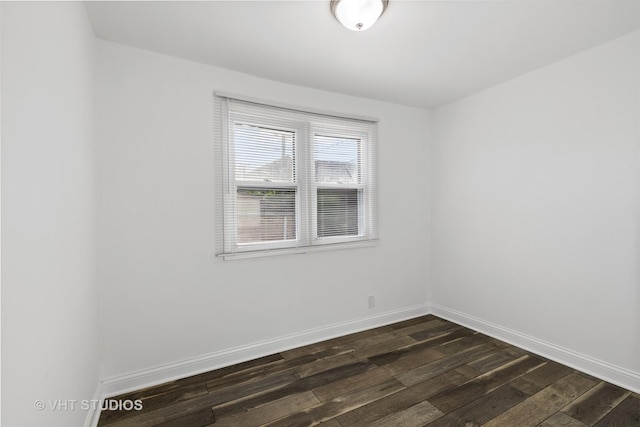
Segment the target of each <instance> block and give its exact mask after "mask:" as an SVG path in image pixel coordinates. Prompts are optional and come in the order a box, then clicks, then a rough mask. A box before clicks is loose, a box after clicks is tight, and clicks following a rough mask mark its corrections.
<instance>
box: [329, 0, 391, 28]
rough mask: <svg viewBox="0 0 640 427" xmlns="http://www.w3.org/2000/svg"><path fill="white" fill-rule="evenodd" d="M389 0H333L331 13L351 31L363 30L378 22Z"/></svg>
mask: <svg viewBox="0 0 640 427" xmlns="http://www.w3.org/2000/svg"><path fill="white" fill-rule="evenodd" d="M388 4H389V0H331V13H333V16H335V17H336V19H337V20H338V22H340V23H341V24H342V25H344V26H345V27H346V28H348V29H349V30H351V31H363V30H366V29H367V28H369V27H371V26H372V25H373V24H375V23H376V21H377V20H378V18H380V16H382V14H383V13H384V11H385V10H386V9H387V5H388Z"/></svg>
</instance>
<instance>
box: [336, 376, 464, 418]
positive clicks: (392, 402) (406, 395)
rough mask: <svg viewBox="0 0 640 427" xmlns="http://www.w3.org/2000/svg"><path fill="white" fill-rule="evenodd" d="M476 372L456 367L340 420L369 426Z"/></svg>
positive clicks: (461, 381)
mask: <svg viewBox="0 0 640 427" xmlns="http://www.w3.org/2000/svg"><path fill="white" fill-rule="evenodd" d="M474 375H475V373H473V372H469V370H467V369H464V368H455V369H452V370H450V371H448V372H445V373H443V374H441V375H438V376H436V377H434V378H431V379H429V380H427V381H424V382H421V383H418V384H416V385H413V386H411V387H408V388H406V389H404V390H401V391H399V392H397V393H394V394H391V395H389V396H387V397H383V398H382V399H378V400H376V401H375V402H372V403H370V404H368V405H365V406H362V407H360V408H358V409H355V410H352V411H351V412H348V413H346V414H344V415H342V416H340V417H338V420H339V421H340V423H341V424H342V425H345V426H349V427H367V426H368V425H370V424H371V423H373V422H376V421H377V420H380V419H382V418H385V417H387V416H389V415H391V414H393V413H394V412H398V411H403V410H405V409H407V408H409V407H411V406H413V405H415V404H418V403H420V402H422V401H424V400H427V399H429V398H430V397H431V396H434V395H436V394H438V393H441V392H443V391H446V390H451V389H453V388H455V387H457V386H459V385H460V384H463V383H464V382H466V381H468V380H469V379H470V378H473V376H474Z"/></svg>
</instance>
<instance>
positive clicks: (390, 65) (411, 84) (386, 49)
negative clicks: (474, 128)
mask: <svg viewBox="0 0 640 427" xmlns="http://www.w3.org/2000/svg"><path fill="white" fill-rule="evenodd" d="M86 7H87V11H88V14H89V19H90V20H91V23H92V25H93V27H94V30H95V32H96V34H97V36H98V37H101V38H104V39H107V40H112V41H115V42H119V43H123V44H127V45H131V46H136V47H140V48H143V49H148V50H151V51H155V52H160V53H164V54H168V55H173V56H176V57H181V58H185V59H190V60H193V61H197V62H202V63H205V64H210V65H214V66H218V67H222V68H227V69H231V70H235V71H239V72H242V73H246V74H251V75H254V76H259V77H263V78H267V79H271V80H276V81H280V82H285V83H291V84H296V85H302V86H308V87H312V88H318V89H324V90H329V91H334V92H340V93H345V94H350V95H356V96H362V97H367V98H374V99H379V100H384V101H390V102H395V103H399V104H405V105H411V106H417V107H424V108H433V107H436V106H439V105H443V104H446V103H448V102H451V101H454V100H456V99H460V98H463V97H465V96H467V95H470V94H472V93H474V92H477V91H479V90H482V89H484V88H487V87H490V86H493V85H495V84H497V83H500V82H503V81H505V80H508V79H511V78H513V77H516V76H518V75H521V74H524V73H526V72H528V71H531V70H534V69H537V68H540V67H543V66H545V65H547V64H550V63H553V62H555V61H557V60H559V59H562V58H565V57H567V56H570V55H573V54H575V53H577V52H580V51H582V50H585V49H588V48H590V47H592V46H595V45H597V44H600V43H603V42H605V41H607V40H610V39H613V38H616V37H618V36H621V35H624V34H626V33H629V32H631V31H633V30H635V29H638V28H640V0H631V1H619V0H596V1H593V0H592V1H585V0H573V1H571V0H546V1H542V0H537V1H522V0H511V1H481V0H475V1H454V0H445V1H426V0H422V1H407V0H390V3H389V7H388V9H387V11H386V12H385V13H384V15H383V16H382V17H381V19H380V21H379V22H378V23H377V24H376V25H374V26H373V27H372V28H371V29H369V30H367V31H364V32H361V33H356V32H352V31H349V30H347V29H345V28H343V27H342V26H341V25H340V24H339V23H338V22H337V21H336V20H335V19H334V18H333V16H332V15H331V12H330V11H329V1H328V0H326V1H301V0H299V1H269V0H262V1H210V2H204V1H203V2H186V1H177V2H168V1H167V2H130V1H124V2H99V1H96V2H88V3H86Z"/></svg>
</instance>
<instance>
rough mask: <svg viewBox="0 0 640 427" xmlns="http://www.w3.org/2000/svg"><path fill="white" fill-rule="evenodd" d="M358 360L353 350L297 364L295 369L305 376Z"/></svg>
mask: <svg viewBox="0 0 640 427" xmlns="http://www.w3.org/2000/svg"><path fill="white" fill-rule="evenodd" d="M357 361H358V358H357V357H356V355H355V353H354V352H351V353H344V354H338V355H336V356H331V357H325V358H323V359H318V360H316V361H313V362H309V363H305V364H304V365H300V366H296V367H295V368H294V369H295V371H296V372H297V373H298V375H300V377H301V378H304V377H308V376H310V375H314V374H317V373H319V372H323V371H327V370H329V369H333V368H338V367H340V366H344V365H350V364H352V363H354V362H357Z"/></svg>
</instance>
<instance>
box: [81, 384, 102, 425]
mask: <svg viewBox="0 0 640 427" xmlns="http://www.w3.org/2000/svg"><path fill="white" fill-rule="evenodd" d="M100 399H102V381H98V385H96V389H95V391H94V392H93V398H92V401H94V402H96V401H99V400H100ZM100 407H101V405H90V408H91V409H90V410H89V411H87V416H86V418H85V419H84V427H96V426H97V425H98V420H99V419H100Z"/></svg>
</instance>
